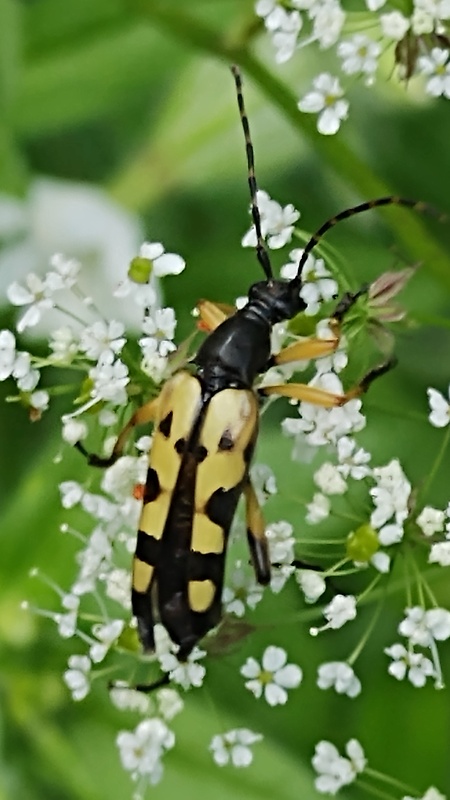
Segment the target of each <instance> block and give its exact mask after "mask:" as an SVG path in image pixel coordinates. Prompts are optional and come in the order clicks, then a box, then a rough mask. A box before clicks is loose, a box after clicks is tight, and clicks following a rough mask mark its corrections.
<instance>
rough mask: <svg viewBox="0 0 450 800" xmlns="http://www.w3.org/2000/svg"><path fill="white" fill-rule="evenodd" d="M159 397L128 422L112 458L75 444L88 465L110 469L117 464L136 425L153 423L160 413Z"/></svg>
mask: <svg viewBox="0 0 450 800" xmlns="http://www.w3.org/2000/svg"><path fill="white" fill-rule="evenodd" d="M158 401H159V397H155V398H154V399H153V400H150V402H148V403H145V405H143V406H141V408H138V410H137V411H135V412H134V414H133V416H132V417H131V418H130V419H129V420H128V422H127V424H126V425H125V427H124V428H123V430H122V431H121V432H120V434H119V436H118V438H117V441H116V443H115V445H114V447H113V451H112V453H111V455H110V456H98V455H96V454H95V453H89V452H88V451H87V450H86V448H85V446H84V445H83V444H82V443H81V442H75V445H74V446H75V447H76V448H77V450H79V452H80V453H82V455H83V456H85V458H87V461H88V464H90V465H91V466H93V467H110V466H111V465H112V464H115V462H116V461H117V459H118V458H120V456H121V455H122V452H123V449H124V446H125V443H126V441H127V439H128V437H129V435H130V433H131V431H132V430H133V428H135V427H136V425H145V423H147V422H153V421H154V419H155V416H156V414H157V411H158Z"/></svg>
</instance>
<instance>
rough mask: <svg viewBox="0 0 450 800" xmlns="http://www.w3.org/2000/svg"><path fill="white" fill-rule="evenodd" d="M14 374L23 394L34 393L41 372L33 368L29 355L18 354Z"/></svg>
mask: <svg viewBox="0 0 450 800" xmlns="http://www.w3.org/2000/svg"><path fill="white" fill-rule="evenodd" d="M12 374H13V378H15V379H16V381H17V387H18V388H19V389H20V390H21V391H22V392H32V391H33V389H34V388H35V387H36V386H37V384H38V383H39V377H40V376H39V372H38V371H37V369H32V368H31V356H30V354H29V353H23V352H21V353H17V358H16V361H15V364H14V369H13V372H12Z"/></svg>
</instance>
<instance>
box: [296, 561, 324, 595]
mask: <svg viewBox="0 0 450 800" xmlns="http://www.w3.org/2000/svg"><path fill="white" fill-rule="evenodd" d="M295 580H296V581H297V583H298V585H299V586H300V589H301V590H302V592H303V594H304V595H305V601H306V602H307V603H315V602H316V600H318V599H319V597H320V596H321V595H322V594H323V593H324V591H325V589H326V588H327V585H326V583H325V579H324V578H323V577H322V575H321V574H320V573H319V572H317V571H316V570H314V569H297V570H296V571H295Z"/></svg>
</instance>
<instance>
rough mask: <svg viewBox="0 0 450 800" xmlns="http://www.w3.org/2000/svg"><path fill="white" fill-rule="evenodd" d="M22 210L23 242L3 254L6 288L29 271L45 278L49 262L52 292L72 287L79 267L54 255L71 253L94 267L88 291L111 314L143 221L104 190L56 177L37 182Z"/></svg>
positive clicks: (0, 264) (0, 204)
mask: <svg viewBox="0 0 450 800" xmlns="http://www.w3.org/2000/svg"><path fill="white" fill-rule="evenodd" d="M8 200H9V202H10V199H9V198H7V199H6V202H8ZM4 204H5V199H3V198H0V216H2V217H3V212H4ZM20 205H21V208H20V211H21V214H22V218H23V223H22V226H21V228H22V230H21V234H22V237H21V239H20V240H19V238H18V236H17V235H16V236H15V237H14V239H13V241H12V244H11V245H10V246H7V247H5V248H4V249H3V250H2V253H1V254H0V276H1V278H0V281H1V280H3V286H5V285H7V284H8V283H10V282H11V281H13V280H20V281H22V280H23V278H24V276H25V275H26V274H27V273H28V272H35V273H36V274H40V275H42V274H43V273H44V271H45V270H46V269H47V265H48V262H49V259H50V264H51V276H50V277H49V278H48V288H49V289H52V286H53V285H54V282H56V281H58V282H59V285H61V282H62V283H64V284H65V286H67V284H68V283H71V281H72V279H73V278H74V277H76V276H75V275H74V273H75V271H76V262H75V261H74V260H73V259H72V258H71V259H63V257H61V256H59V255H58V256H57V257H56V258H55V257H54V255H53V254H54V253H58V254H59V253H70V255H71V257H75V258H77V259H80V260H81V261H84V260H86V261H87V262H88V263H89V291H90V292H91V293H92V295H93V296H94V297H99V298H100V297H101V298H102V305H103V312H104V313H105V314H109V313H110V304H111V300H110V299H109V290H110V287H112V286H113V285H114V284H115V283H116V282H117V281H118V280H119V275H120V276H122V275H123V272H124V265H126V264H127V263H128V262H129V260H130V258H132V256H133V254H134V253H135V252H136V250H137V248H138V247H139V243H140V242H141V241H142V236H143V231H142V223H141V222H140V220H139V218H138V216H137V215H135V214H131V213H130V212H128V211H127V210H125V209H124V208H122V207H121V206H120V205H119V204H118V203H116V202H114V201H113V200H111V198H110V197H109V196H108V194H107V192H106V191H105V190H103V189H100V188H98V187H94V186H93V185H90V186H88V184H87V183H75V182H73V181H63V180H59V179H51V178H35V179H34V180H32V182H31V184H30V186H29V190H28V194H27V197H26V199H25V200H24V201H22V203H21V204H20ZM72 285H73V284H72ZM69 303H72V305H69ZM78 303H79V301H78V300H75V299H73V301H72V295H68V296H67V297H64V305H65V307H66V308H70V309H71V310H73V311H75V312H76V309H77V308H78V309H79V305H78ZM108 304H109V305H108ZM123 313H125V314H126V315H127V318H128V321H129V322H130V323H131V324H133V325H134V327H135V328H136V327H137V325H136V314H135V312H134V314H133V315H132V314H131V313H130V312H129V311H128V309H123Z"/></svg>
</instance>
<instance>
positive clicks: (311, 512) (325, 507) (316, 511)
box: [305, 492, 330, 525]
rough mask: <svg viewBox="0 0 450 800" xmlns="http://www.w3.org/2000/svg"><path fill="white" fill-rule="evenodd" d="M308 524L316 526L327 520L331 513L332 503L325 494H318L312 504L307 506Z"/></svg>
mask: <svg viewBox="0 0 450 800" xmlns="http://www.w3.org/2000/svg"><path fill="white" fill-rule="evenodd" d="M306 510H307V514H306V517H305V519H306V522H309V524H310V525H316V524H317V523H318V522H322V520H324V519H326V518H327V517H328V515H329V513H330V501H329V499H328V497H325V495H324V494H321V493H320V492H316V493H315V495H314V497H313V499H312V502H311V503H307V505H306Z"/></svg>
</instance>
